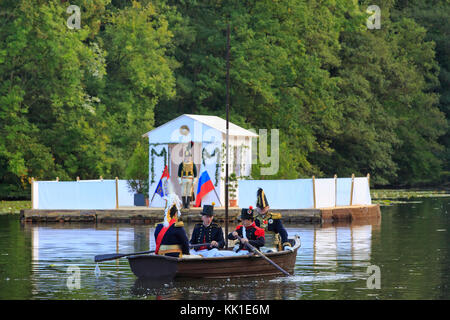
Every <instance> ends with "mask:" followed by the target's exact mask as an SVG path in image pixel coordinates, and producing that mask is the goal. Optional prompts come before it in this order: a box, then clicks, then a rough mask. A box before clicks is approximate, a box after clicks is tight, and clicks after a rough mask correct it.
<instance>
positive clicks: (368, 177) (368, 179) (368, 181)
mask: <svg viewBox="0 0 450 320" xmlns="http://www.w3.org/2000/svg"><path fill="white" fill-rule="evenodd" d="M367 183H368V184H369V190H370V173H368V174H367Z"/></svg>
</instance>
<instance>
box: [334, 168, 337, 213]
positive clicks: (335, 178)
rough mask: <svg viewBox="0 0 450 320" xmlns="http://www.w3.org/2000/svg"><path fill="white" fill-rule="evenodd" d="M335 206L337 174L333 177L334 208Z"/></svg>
mask: <svg viewBox="0 0 450 320" xmlns="http://www.w3.org/2000/svg"><path fill="white" fill-rule="evenodd" d="M336 206H337V174H335V175H334V207H335V208H336Z"/></svg>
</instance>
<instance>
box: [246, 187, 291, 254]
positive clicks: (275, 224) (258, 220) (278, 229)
mask: <svg viewBox="0 0 450 320" xmlns="http://www.w3.org/2000/svg"><path fill="white" fill-rule="evenodd" d="M269 209H270V207H269V203H268V202H267V198H266V195H265V194H264V190H263V189H262V188H259V189H258V191H257V193H256V211H257V215H256V217H255V224H256V225H257V226H258V227H261V228H263V229H264V230H267V231H269V232H270V233H273V234H275V239H274V240H275V241H274V244H275V246H276V247H277V249H278V251H281V250H291V249H292V245H291V243H290V242H289V239H288V233H287V231H286V229H285V228H284V226H283V223H282V222H281V213H276V212H269Z"/></svg>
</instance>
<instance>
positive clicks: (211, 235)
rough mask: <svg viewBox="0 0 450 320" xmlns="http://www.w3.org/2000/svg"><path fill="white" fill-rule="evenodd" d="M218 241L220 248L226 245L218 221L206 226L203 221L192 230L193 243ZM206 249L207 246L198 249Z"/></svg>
mask: <svg viewBox="0 0 450 320" xmlns="http://www.w3.org/2000/svg"><path fill="white" fill-rule="evenodd" d="M212 241H216V242H217V243H218V245H219V249H222V248H223V247H224V246H225V240H224V237H223V231H222V228H221V227H220V226H219V225H218V224H217V223H211V224H210V225H209V226H207V227H205V226H204V224H203V223H197V224H196V225H195V227H194V231H192V237H191V241H190V242H191V244H198V243H210V242H212ZM202 249H206V247H199V248H196V250H202ZM208 249H211V248H208Z"/></svg>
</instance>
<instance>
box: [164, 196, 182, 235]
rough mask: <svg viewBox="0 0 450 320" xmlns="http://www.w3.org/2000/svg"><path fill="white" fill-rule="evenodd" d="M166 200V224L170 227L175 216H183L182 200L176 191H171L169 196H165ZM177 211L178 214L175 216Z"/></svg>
mask: <svg viewBox="0 0 450 320" xmlns="http://www.w3.org/2000/svg"><path fill="white" fill-rule="evenodd" d="M163 199H164V200H166V208H165V209H164V226H165V227H168V226H169V222H170V220H171V219H173V218H177V220H178V218H179V217H180V216H181V212H180V208H181V204H182V203H181V200H180V198H178V196H177V195H176V194H174V193H169V194H168V195H167V196H164V197H163ZM175 210H176V211H177V214H176V215H175V216H174V217H173V218H171V216H173V213H174V211H175Z"/></svg>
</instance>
